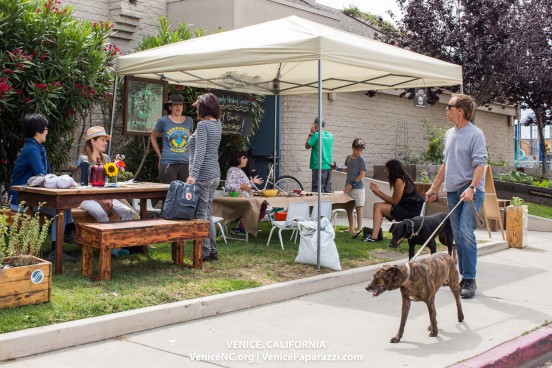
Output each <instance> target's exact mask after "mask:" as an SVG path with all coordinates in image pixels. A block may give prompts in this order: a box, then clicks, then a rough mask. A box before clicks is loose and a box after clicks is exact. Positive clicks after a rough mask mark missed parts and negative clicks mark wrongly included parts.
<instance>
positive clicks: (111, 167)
mask: <svg viewBox="0 0 552 368" xmlns="http://www.w3.org/2000/svg"><path fill="white" fill-rule="evenodd" d="M124 159H125V156H124V155H119V154H117V155H116V156H115V161H113V162H110V163H108V164H106V165H105V166H104V170H105V174H106V175H107V178H108V181H109V182H108V183H106V185H105V186H106V187H108V186H109V187H118V186H119V184H118V183H117V181H118V175H119V173H124V172H125V162H124V161H123V160H124Z"/></svg>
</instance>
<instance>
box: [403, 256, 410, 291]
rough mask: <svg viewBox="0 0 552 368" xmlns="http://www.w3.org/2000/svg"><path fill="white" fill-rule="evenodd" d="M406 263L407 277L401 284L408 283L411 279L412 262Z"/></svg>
mask: <svg viewBox="0 0 552 368" xmlns="http://www.w3.org/2000/svg"><path fill="white" fill-rule="evenodd" d="M404 265H405V266H406V279H405V280H404V281H403V283H402V284H401V286H404V285H406V284H407V283H408V281H409V280H410V264H409V263H408V262H406V263H405V264H404Z"/></svg>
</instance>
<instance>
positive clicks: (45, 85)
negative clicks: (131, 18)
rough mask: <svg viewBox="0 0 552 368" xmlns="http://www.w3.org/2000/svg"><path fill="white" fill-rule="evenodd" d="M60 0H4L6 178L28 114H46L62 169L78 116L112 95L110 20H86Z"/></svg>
mask: <svg viewBox="0 0 552 368" xmlns="http://www.w3.org/2000/svg"><path fill="white" fill-rule="evenodd" d="M72 14H73V9H72V8H71V7H69V6H64V5H62V3H61V1H58V0H17V1H14V0H0V19H1V22H0V121H1V122H2V123H1V124H0V182H6V181H7V178H8V177H9V174H10V172H11V169H12V167H13V164H14V162H15V158H16V157H17V153H18V152H19V150H20V149H21V147H22V145H23V136H22V132H21V120H22V117H23V115H25V114H28V113H40V114H43V115H44V116H46V118H47V119H48V121H49V123H50V125H49V129H48V139H47V141H46V149H47V151H48V156H49V158H50V161H51V163H52V166H53V167H54V168H58V167H60V166H61V165H63V164H64V163H65V162H66V161H67V158H68V157H67V155H68V153H69V151H70V147H71V144H72V140H71V138H72V135H73V133H74V131H75V129H76V128H77V127H78V121H77V119H78V118H79V116H81V115H83V114H85V113H86V112H87V111H88V110H89V109H90V108H91V107H92V106H94V105H96V104H98V103H105V101H106V100H110V99H111V96H112V92H111V91H112V88H113V87H112V86H113V85H112V83H113V76H112V72H111V68H112V66H113V61H114V58H115V57H116V56H117V55H118V54H120V53H121V51H120V50H119V48H118V47H117V46H116V45H114V44H108V43H107V38H108V36H109V35H110V33H111V31H112V28H113V26H112V24H111V23H110V22H86V21H80V20H77V19H75V18H74V17H73V15H72Z"/></svg>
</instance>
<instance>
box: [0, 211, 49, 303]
mask: <svg viewBox="0 0 552 368" xmlns="http://www.w3.org/2000/svg"><path fill="white" fill-rule="evenodd" d="M21 205H23V203H21ZM51 221H52V220H50V219H47V220H46V219H44V218H43V217H41V216H40V214H39V212H38V211H37V212H35V213H34V214H33V215H30V214H28V213H26V212H13V211H11V210H10V209H9V207H1V208H0V308H8V307H17V306H21V305H29V304H37V303H43V302H48V301H50V293H51V287H52V278H51V275H52V264H51V263H50V262H47V261H45V260H42V259H40V258H38V257H37V255H38V254H39V252H40V247H41V245H42V243H44V240H45V239H46V236H47V235H48V226H49V225H50V222H51Z"/></svg>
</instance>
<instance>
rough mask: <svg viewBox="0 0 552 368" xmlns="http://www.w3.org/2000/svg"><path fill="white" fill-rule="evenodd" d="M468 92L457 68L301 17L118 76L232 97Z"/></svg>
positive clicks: (139, 59)
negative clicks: (451, 88) (459, 88)
mask: <svg viewBox="0 0 552 368" xmlns="http://www.w3.org/2000/svg"><path fill="white" fill-rule="evenodd" d="M318 60H321V61H322V68H321V78H322V82H323V83H322V84H323V91H324V92H353V91H365V90H378V89H388V88H412V87H430V86H448V85H459V84H462V68H461V67H460V66H458V65H455V64H451V63H447V62H444V61H440V60H437V59H434V58H431V57H427V56H424V55H420V54H417V53H414V52H411V51H407V50H403V49H400V48H398V47H394V46H390V45H387V44H385V43H382V42H379V41H375V40H372V39H369V38H366V37H363V36H359V35H355V34H352V33H348V32H345V31H341V30H338V29H335V28H332V27H328V26H325V25H322V24H318V23H315V22H312V21H309V20H305V19H302V18H299V17H296V16H291V17H288V18H283V19H278V20H274V21H270V22H266V23H261V24H256V25H253V26H249V27H244V28H239V29H236V30H232V31H227V32H222V33H218V34H213V35H209V36H205V37H199V38H194V39H190V40H187V41H183V42H178V43H173V44H170V45H166V46H161V47H156V48H153V49H149V50H145V51H141V52H136V53H134V54H129V55H125V56H120V57H118V58H117V60H116V67H115V72H116V74H117V75H133V76H136V77H143V78H154V79H160V78H161V79H165V80H167V81H169V83H177V84H183V85H188V86H193V87H205V88H216V89H230V90H234V91H241V92H248V93H257V94H269V95H270V94H279V95H292V94H303V93H316V92H317V85H318Z"/></svg>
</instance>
